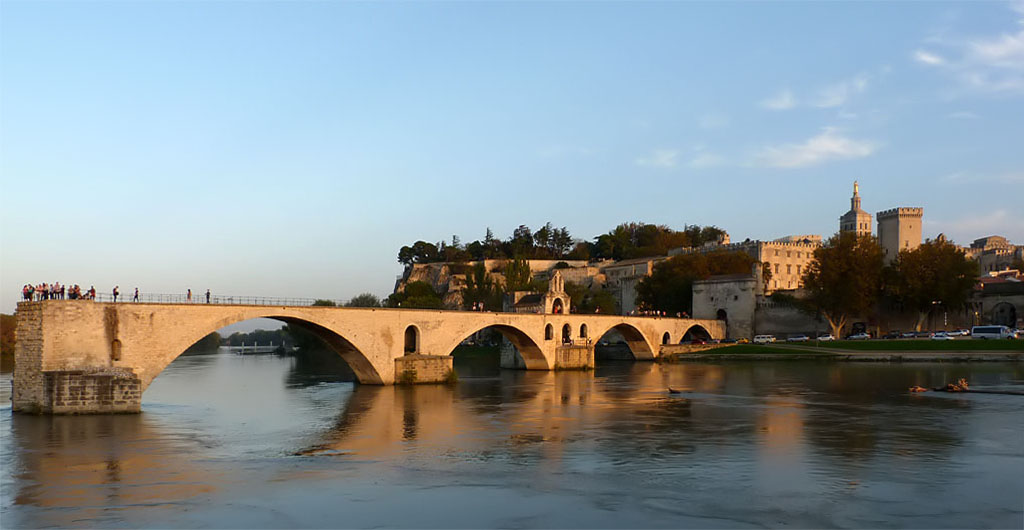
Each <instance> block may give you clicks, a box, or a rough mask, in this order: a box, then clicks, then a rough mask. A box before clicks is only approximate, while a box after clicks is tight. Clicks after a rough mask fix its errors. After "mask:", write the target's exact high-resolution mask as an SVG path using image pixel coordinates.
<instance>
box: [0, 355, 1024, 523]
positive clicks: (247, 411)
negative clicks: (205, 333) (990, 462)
mask: <svg viewBox="0 0 1024 530" xmlns="http://www.w3.org/2000/svg"><path fill="white" fill-rule="evenodd" d="M298 367H299V362H298V361H297V360H296V359H294V358H282V357H277V356H237V355H231V354H219V355H209V356H191V357H182V358H181V359H179V360H178V361H176V362H175V363H174V364H173V365H171V366H170V367H169V368H168V370H167V371H166V372H165V373H164V374H163V375H161V376H160V377H159V378H157V380H156V381H154V384H153V387H152V388H151V390H150V392H149V393H148V394H147V399H146V407H145V411H144V412H143V413H142V414H140V415H117V416H66V417H40V416H25V415H11V414H3V415H0V428H2V431H0V432H2V435H3V437H4V438H3V440H2V441H3V444H2V445H3V461H2V464H3V465H2V466H0V467H2V469H3V471H2V473H3V476H2V479H3V483H4V493H3V495H4V498H3V504H4V506H5V507H8V510H7V511H6V512H5V515H4V519H5V525H4V526H5V527H8V525H10V526H11V527H14V526H61V527H66V526H75V525H85V526H92V527H96V526H101V527H102V526H169V527H185V526H214V527H232V526H234V527H237V526H246V525H248V526H265V527H266V526H273V527H280V526H291V527H294V526H320V527H323V526H333V527H337V526H370V525H373V524H374V523H376V524H377V525H384V526H423V524H425V521H430V522H431V523H432V524H436V525H440V526H501V524H500V523H501V522H502V521H504V522H505V523H507V522H509V521H510V520H511V518H515V517H526V516H534V517H540V516H541V514H543V517H544V518H543V519H538V521H540V520H543V521H544V522H545V523H547V524H550V525H553V526H594V525H600V522H601V520H602V518H610V520H611V521H613V522H617V523H619V525H621V526H652V525H653V526H666V525H668V526H672V523H675V526H679V525H680V524H683V523H689V524H693V525H696V526H709V525H712V524H711V523H713V521H714V520H716V518H721V517H723V516H726V515H727V514H728V516H729V517H741V518H745V520H762V519H757V518H758V517H763V516H767V515H766V514H774V515H773V516H774V517H776V519H775V520H779V521H785V522H787V523H793V524H799V525H803V526H815V524H814V523H815V522H816V523H817V526H844V525H845V526H855V525H853V524H849V523H852V522H854V521H858V520H861V519H858V517H860V516H863V517H869V514H870V516H871V517H878V518H879V519H877V520H880V521H883V522H885V523H886V524H887V525H893V526H900V525H903V526H907V525H910V526H914V524H910V523H916V525H918V526H937V525H938V524H937V523H938V522H940V521H939V520H938V519H929V518H928V517H927V516H926V515H918V516H916V517H918V518H913V517H911V516H910V515H908V514H927V513H934V514H942V515H943V516H944V517H947V519H945V520H946V521H947V523H948V524H954V525H956V524H959V525H965V524H966V522H967V521H966V519H967V517H964V518H960V519H957V518H956V517H955V516H954V517H952V518H949V517H950V516H949V513H948V510H947V511H943V508H942V507H943V505H944V504H948V503H949V502H951V499H952V498H953V497H960V498H963V499H966V502H967V503H966V506H968V507H969V506H971V505H972V504H971V503H972V502H975V501H977V504H976V506H979V507H986V506H988V507H991V506H993V505H996V506H1003V505H1004V504H1007V503H1008V504H1007V505H1008V506H1009V507H1010V511H1008V512H1000V513H1007V514H1009V515H1014V512H1013V511H1012V510H1013V507H1014V506H1016V504H1014V503H1016V502H1018V501H1019V498H1020V494H1021V493H1022V488H1021V485H1020V484H1019V481H1017V478H1019V477H1017V478H1015V475H1014V473H1013V472H1012V470H1013V469H1015V467H1014V464H1012V462H1017V463H1020V462H1022V461H1024V455H1021V454H1020V453H1021V451H1020V448H1019V446H1016V448H1014V447H1015V446H1014V444H1015V443H1016V441H1015V440H1017V436H1018V435H1019V432H1020V430H1021V429H1024V420H1022V418H1021V416H1020V414H1019V411H1017V409H1015V408H1014V407H1015V406H1016V403H1015V402H1009V401H1006V399H1005V398H1007V397H1012V396H981V397H976V396H968V397H965V396H959V397H957V396H908V395H907V394H906V393H905V392H904V390H905V388H906V386H908V384H921V385H924V386H931V385H937V384H939V382H941V381H943V380H945V379H947V378H948V377H950V375H951V373H952V372H956V373H957V374H963V375H965V376H967V377H969V378H971V381H972V385H975V384H977V385H979V386H985V385H1000V384H1011V382H1012V381H1013V380H1018V381H1019V380H1021V379H1024V373H1022V372H1021V368H1020V367H1019V366H1009V367H1007V366H1002V365H1000V366H996V365H986V366H978V365H974V366H967V367H954V368H951V367H949V366H936V365H921V366H909V367H908V366H890V365H885V366H881V365H840V364H831V365H824V364H817V363H814V364H801V363H735V364H684V365H659V364H652V363H610V364H607V365H599V366H598V368H597V369H596V370H595V371H593V372H528V371H518V372H517V371H501V372H497V371H494V372H491V374H493V375H485V376H482V377H465V378H463V379H462V380H461V381H460V382H459V383H458V384H457V385H454V386H414V387H404V386H397V387H396V386H386V387H381V386H366V385H355V384H352V383H338V382H330V381H331V380H319V381H318V380H317V378H316V377H315V375H313V374H296V373H295V371H296V369H299V368H298ZM307 368H308V366H307ZM307 368H301V369H303V370H305V369H307ZM669 386H671V387H673V388H678V389H680V390H683V391H684V392H686V393H684V394H679V395H670V394H668V393H667V392H666V390H665V389H666V388H667V387H669ZM3 397H6V396H3ZM976 398H977V399H976ZM979 399H980V400H984V401H985V402H984V404H981V405H980V406H977V405H979V403H976V401H978V400H979ZM1015 411H1016V412H1015ZM968 412H970V414H965V413H968ZM954 421H955V422H956V423H957V425H958V427H957V428H956V429H950V428H948V426H949V425H950V424H952V423H953V422H954ZM986 447H988V448H991V450H992V451H995V452H997V453H999V452H1003V453H1006V451H1009V453H1006V454H1008V455H1012V457H1011V458H1012V459H1013V460H1012V462H1011V463H1010V465H1007V466H1003V469H1002V470H1000V469H999V467H998V466H997V467H991V466H986V467H985V473H983V474H978V473H973V472H971V473H964V471H963V469H961V468H962V466H961V464H960V462H961V459H962V458H963V455H964V452H965V451H967V452H968V453H969V454H975V453H976V452H977V451H988V450H989V449H985V448H986ZM958 455H959V456H958ZM1003 458H1006V457H1003ZM974 461H975V462H978V460H976V459H975V460H974ZM979 465H980V464H979ZM894 466H895V467H898V468H899V469H901V470H902V471H901V475H900V477H898V479H899V480H898V482H899V484H902V485H903V487H900V488H897V490H890V489H888V487H889V486H892V485H893V484H895V483H894V482H892V481H893V480H894V478H893V477H891V476H890V474H891V473H892V469H893V467H894ZM936 473H939V474H941V475H943V476H948V477H951V478H953V479H954V480H950V481H945V482H944V483H943V484H939V485H935V484H932V482H933V481H932V478H933V477H934V475H935V474H936ZM854 483H856V484H865V487H866V486H867V485H870V484H874V485H876V486H877V487H884V488H886V489H887V491H890V495H889V499H888V502H889V504H886V505H885V506H881V507H880V506H879V505H878V504H877V503H876V502H873V500H872V495H871V494H869V493H868V492H869V491H870V490H865V491H864V492H862V491H860V490H859V489H857V486H851V484H854ZM990 483H996V484H1001V485H1003V491H997V492H993V491H992V488H991V487H990V486H988V485H987V484H990ZM907 485H909V487H906V486H907ZM467 487H471V488H472V494H471V496H470V497H467V495H469V494H470V492H469V491H467V490H466V488H467ZM919 487H920V488H919ZM919 489H920V491H927V492H928V493H927V495H926V496H921V495H918V494H915V493H914V491H917V490H919ZM488 492H491V493H493V495H492V494H491V493H488ZM541 492H543V495H539V496H538V493H541ZM982 497H984V500H982V499H981V498H982ZM396 498H397V499H402V502H400V503H398V504H396V500H395V499H396ZM544 498H551V499H558V500H559V502H560V503H561V502H566V501H572V503H573V505H574V509H573V510H571V511H570V512H571V513H572V514H573V515H574V516H575V517H578V519H572V518H567V517H568V515H565V516H563V515H559V514H560V513H561V512H559V511H547V510H548V508H547V504H545V503H543V502H542V499H544ZM723 498H729V499H730V502H729V503H728V504H729V507H728V509H726V508H725V507H724V506H723V505H722V503H721V499H723ZM490 499H504V501H496V500H495V501H492V500H490ZM513 499H514V500H515V502H512V500H513ZM796 499H805V501H806V502H814V503H820V504H823V505H826V504H830V503H834V502H842V503H843V506H844V507H845V508H844V512H843V513H845V514H846V515H842V514H837V515H835V517H848V518H845V519H843V518H840V519H834V520H833V519H829V518H828V517H829V516H827V515H826V516H822V517H824V518H823V519H822V518H817V519H815V518H811V519H807V518H806V517H809V516H808V515H807V514H808V512H807V509H806V506H805V505H804V502H805V501H799V502H798V501H796ZM808 499H809V501H807V500H808ZM411 506H427V507H428V508H424V509H425V510H426V512H427V514H428V515H429V517H430V518H429V519H424V517H427V516H428V515H425V514H424V512H423V511H420V509H419V508H416V509H413V508H411ZM446 506H447V508H446ZM456 506H458V508H455V507H456ZM912 506H916V507H917V509H915V510H911V509H910V507H912ZM682 507H685V510H684V511H685V512H686V514H685V515H684V514H682V513H680V508H682ZM929 510H931V512H929ZM965 510H968V512H967V513H968V516H971V515H970V513H969V510H970V508H965ZM978 510H981V511H978ZM978 510H976V511H975V513H974V514H973V516H981V515H982V511H985V512H986V513H989V514H991V510H987V509H985V508H979V509H978ZM570 512H566V513H567V514H568V513H570ZM851 514H852V515H851ZM1016 515H1017V517H1018V518H1019V513H1017V514H1016ZM908 517H911V518H908ZM332 521H333V523H332ZM573 521H575V522H576V523H577V524H575V525H574V524H572V523H573ZM997 522H998V521H997ZM828 523H831V524H828ZM841 523H842V524H841ZM930 523H936V524H930ZM712 526H713V525H712Z"/></svg>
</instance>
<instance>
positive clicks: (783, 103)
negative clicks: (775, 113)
mask: <svg viewBox="0 0 1024 530" xmlns="http://www.w3.org/2000/svg"><path fill="white" fill-rule="evenodd" d="M761 106H762V107H764V108H766V109H768V110H789V109H791V108H793V107H795V106H796V98H795V97H793V93H792V92H790V91H789V90H783V91H782V92H779V93H778V94H776V95H774V96H772V97H770V98H768V99H765V100H762V101H761Z"/></svg>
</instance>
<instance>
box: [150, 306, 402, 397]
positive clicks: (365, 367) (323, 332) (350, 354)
mask: <svg viewBox="0 0 1024 530" xmlns="http://www.w3.org/2000/svg"><path fill="white" fill-rule="evenodd" d="M253 318H269V319H271V320H277V321H278V322H284V323H285V324H290V325H294V326H297V327H300V328H302V329H304V330H306V331H308V332H310V333H312V334H313V335H315V336H316V337H317V338H319V339H320V340H321V341H323V343H324V344H325V345H326V346H327V347H328V348H329V349H330V350H332V351H334V352H335V353H337V354H338V355H339V356H340V357H341V358H342V359H343V360H344V361H345V363H346V364H348V366H349V368H351V369H352V372H354V373H355V375H356V379H357V380H358V381H359V382H360V383H364V384H371V385H382V384H384V380H383V378H382V377H381V376H380V373H379V372H378V371H377V369H376V368H374V366H373V364H372V363H371V362H370V360H369V359H368V358H367V357H366V355H365V354H364V353H363V352H361V351H360V350H359V348H357V347H355V346H354V345H353V344H352V343H351V342H349V341H348V339H346V338H344V337H342V336H341V335H339V334H338V333H337V332H335V331H332V330H331V329H328V328H326V327H324V326H321V325H319V324H317V323H315V322H311V321H309V320H306V319H301V318H295V317H286V316H281V315H276V314H273V313H271V314H259V315H254V316H250V315H246V316H245V317H244V318H228V319H222V320H220V321H218V322H216V323H213V324H212V325H210V326H205V327H201V328H196V329H197V331H193V333H192V334H191V336H186V337H185V338H184V340H182V341H180V342H178V343H175V344H173V345H171V346H169V347H168V349H167V350H166V353H164V355H162V358H161V359H160V361H159V367H158V368H159V369H157V370H155V372H154V373H152V374H149V375H150V377H148V378H147V379H148V380H144V381H143V386H142V388H143V393H145V389H146V388H148V387H149V385H150V383H152V382H153V379H156V377H157V376H159V375H160V373H162V372H163V371H164V369H166V368H167V366H168V365H170V364H171V362H173V361H174V360H175V359H177V358H178V357H180V356H181V355H182V354H183V353H185V351H186V350H187V349H188V348H189V347H190V346H192V345H193V344H195V343H196V342H198V341H200V340H202V338H203V337H205V336H207V335H209V334H210V333H212V332H214V331H217V330H218V329H221V328H224V327H226V326H230V325H231V324H235V323H237V322H242V321H245V320H251V319H253ZM207 328H209V329H207Z"/></svg>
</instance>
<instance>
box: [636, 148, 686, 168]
mask: <svg viewBox="0 0 1024 530" xmlns="http://www.w3.org/2000/svg"><path fill="white" fill-rule="evenodd" d="M635 163H636V165H638V166H646V167H657V168H673V167H676V165H678V163H679V151H678V150H676V149H655V150H654V151H652V152H651V154H649V155H647V156H642V157H639V158H637V159H636V160H635Z"/></svg>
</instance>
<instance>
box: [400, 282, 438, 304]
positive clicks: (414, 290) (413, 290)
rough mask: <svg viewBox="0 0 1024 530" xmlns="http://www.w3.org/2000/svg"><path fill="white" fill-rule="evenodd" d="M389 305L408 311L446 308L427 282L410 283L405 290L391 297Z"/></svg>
mask: <svg viewBox="0 0 1024 530" xmlns="http://www.w3.org/2000/svg"><path fill="white" fill-rule="evenodd" d="M387 305H388V307H403V308H407V309H442V308H443V307H444V303H443V302H442V301H441V297H440V296H439V295H438V294H437V292H436V291H434V287H433V286H432V285H430V284H429V283H427V282H410V283H409V284H408V285H406V286H405V290H403V291H402V292H400V293H394V294H392V295H391V296H389V297H388V300H387Z"/></svg>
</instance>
